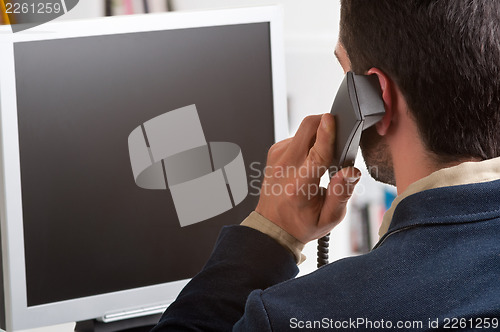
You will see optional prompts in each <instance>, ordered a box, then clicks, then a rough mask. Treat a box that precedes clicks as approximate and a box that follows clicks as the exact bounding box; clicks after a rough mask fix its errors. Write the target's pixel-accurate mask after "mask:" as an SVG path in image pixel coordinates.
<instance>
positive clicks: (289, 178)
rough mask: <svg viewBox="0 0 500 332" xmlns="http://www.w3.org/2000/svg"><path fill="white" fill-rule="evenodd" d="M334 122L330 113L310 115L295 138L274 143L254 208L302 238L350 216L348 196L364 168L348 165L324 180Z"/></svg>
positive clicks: (306, 239)
mask: <svg viewBox="0 0 500 332" xmlns="http://www.w3.org/2000/svg"><path fill="white" fill-rule="evenodd" d="M334 141H335V122H334V118H333V116H332V115H330V114H324V115H313V116H308V117H307V118H305V119H304V120H303V121H302V123H301V125H300V127H299V129H298V130H297V133H296V135H295V136H294V137H293V138H289V139H287V140H284V141H281V142H278V143H276V144H275V145H273V146H272V147H271V149H269V153H268V157H267V158H268V159H267V166H266V171H265V175H264V177H265V178H264V182H263V184H262V190H261V194H260V199H259V203H258V205H257V208H256V209H255V211H257V212H258V213H260V214H261V215H263V216H264V217H266V218H267V219H269V220H271V221H272V222H273V223H275V224H276V225H278V226H280V227H281V228H282V229H284V230H285V231H287V232H288V233H289V234H290V235H292V236H294V237H295V238H296V239H297V240H299V241H301V242H302V243H307V242H309V241H312V240H315V239H318V238H320V237H322V236H324V235H326V234H328V232H330V231H331V229H332V228H333V227H335V226H336V225H337V224H338V223H340V221H342V219H343V218H344V216H345V212H346V205H347V201H348V200H349V198H350V197H351V195H352V192H353V190H354V185H355V184H356V183H357V182H358V181H359V177H360V176H361V172H360V171H359V170H357V169H355V168H344V169H342V170H341V171H340V172H338V173H336V174H335V175H334V176H333V177H332V178H331V180H330V183H329V185H328V188H327V189H325V188H321V187H320V186H319V182H320V178H321V176H322V175H323V174H324V173H325V172H326V171H327V170H328V168H329V167H330V166H331V163H332V159H333V149H334Z"/></svg>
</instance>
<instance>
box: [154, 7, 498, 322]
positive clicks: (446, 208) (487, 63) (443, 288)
mask: <svg viewBox="0 0 500 332" xmlns="http://www.w3.org/2000/svg"><path fill="white" fill-rule="evenodd" d="M341 5H342V7H341V8H342V9H341V32H340V40H339V44H338V45H337V47H336V51H335V53H336V55H337V57H338V59H339V61H340V64H341V65H342V67H343V69H344V71H346V72H347V71H350V70H352V71H354V72H355V73H357V74H368V75H376V76H377V77H378V79H379V82H380V86H381V89H382V98H383V100H384V104H385V108H386V115H385V116H384V118H383V119H382V120H381V121H380V122H379V123H378V124H377V125H376V126H375V127H373V129H372V130H370V131H368V132H365V133H364V134H363V138H362V144H361V146H362V152H363V155H364V157H365V160H366V163H367V165H368V166H371V167H369V168H370V169H372V170H373V169H377V171H378V172H375V173H374V174H373V175H374V176H376V177H377V179H378V180H380V181H382V182H385V183H390V184H395V185H396V186H397V190H398V197H397V199H396V200H395V202H394V204H393V206H392V207H391V209H390V210H389V211H388V212H387V213H386V215H385V217H384V223H383V225H382V227H381V230H380V235H381V240H380V241H379V243H378V244H377V245H376V247H375V249H374V250H372V251H371V252H370V253H368V254H366V255H362V256H357V257H352V258H347V259H344V260H340V261H337V262H334V263H331V264H329V265H327V266H325V267H323V268H321V269H319V270H318V271H316V272H314V273H312V274H310V275H307V276H304V277H302V278H298V279H292V278H293V277H294V276H295V275H296V273H297V268H296V265H295V264H296V263H298V262H300V260H301V259H302V257H301V254H300V250H301V248H302V247H303V244H304V243H307V242H309V241H311V240H314V239H317V238H319V237H321V236H323V235H324V234H326V233H328V232H329V231H330V230H331V229H332V228H333V227H334V226H335V225H336V224H337V223H339V222H340V221H341V220H342V218H343V216H344V213H345V206H346V202H347V200H348V199H349V193H350V191H349V190H348V189H349V186H352V185H353V184H355V183H356V182H357V180H358V178H359V171H358V170H356V169H352V168H349V169H344V170H342V171H340V172H339V173H337V174H336V175H335V176H333V177H332V179H331V182H330V184H329V187H328V189H325V190H324V191H321V192H319V193H318V194H317V195H315V196H313V197H308V196H307V195H305V194H303V193H301V192H300V191H298V190H295V189H297V187H298V186H300V185H303V184H307V185H311V184H312V185H317V184H318V183H319V175H318V173H320V172H317V170H318V169H324V168H326V167H328V166H330V163H331V160H332V156H333V151H332V147H333V141H334V131H335V130H334V127H335V124H334V119H333V118H332V117H331V116H330V115H329V114H325V115H323V116H311V117H308V118H306V119H305V120H304V121H303V123H302V124H301V126H300V128H299V130H298V131H297V133H296V135H295V137H294V138H292V139H288V140H285V141H283V142H280V143H277V144H275V145H274V146H273V147H272V148H271V150H270V151H269V155H268V167H267V172H268V173H267V174H266V179H265V181H266V184H271V185H280V186H283V188H288V189H290V190H288V191H287V192H285V193H284V194H283V195H280V196H274V195H272V194H270V193H267V194H266V193H264V192H263V193H262V194H261V197H260V200H259V203H258V206H257V208H256V211H255V212H253V213H252V214H251V215H250V216H249V217H248V218H247V219H246V220H245V221H244V222H243V224H242V226H233V227H228V228H225V229H224V230H223V231H222V233H221V235H220V237H219V240H218V242H217V245H216V248H215V250H214V252H213V254H212V256H211V258H210V260H209V261H208V263H207V265H206V266H205V268H204V269H203V270H202V271H201V272H200V274H199V275H197V276H196V277H195V278H193V280H192V281H191V283H190V284H189V285H188V286H187V287H186V288H185V289H184V290H183V291H182V293H181V294H180V296H179V297H178V299H177V300H176V302H175V303H173V304H172V305H171V306H170V307H169V309H168V310H167V311H166V312H165V314H164V316H163V317H162V319H161V320H160V322H159V324H158V326H157V327H156V328H155V330H154V331H167V330H199V331H208V330H214V331H222V330H231V329H234V330H236V331H284V330H289V329H295V328H305V329H315V328H316V329H317V328H337V329H345V330H360V329H381V328H392V329H399V330H401V329H418V330H421V329H432V328H437V327H440V328H445V327H448V328H460V329H461V330H475V329H480V328H482V329H485V328H498V327H499V321H498V319H499V317H500V240H499V239H500V158H499V156H500V2H498V1H491V0H376V1H375V0H342V4H341ZM311 142H312V143H311ZM373 166H376V167H373ZM283 167H285V168H289V167H292V168H301V169H305V170H307V172H305V173H304V172H303V173H302V174H307V175H306V176H302V177H301V176H298V175H297V172H295V173H294V172H292V173H291V174H288V177H285V178H283V177H282V176H280V177H278V176H273V174H274V173H273V172H274V170H276V169H282V168H283ZM281 175H282V174H281ZM339 189H341V190H339ZM233 325H234V326H233Z"/></svg>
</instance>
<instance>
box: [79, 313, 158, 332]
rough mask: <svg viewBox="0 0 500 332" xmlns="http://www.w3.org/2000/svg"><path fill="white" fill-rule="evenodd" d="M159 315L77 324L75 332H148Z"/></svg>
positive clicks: (94, 320)
mask: <svg viewBox="0 0 500 332" xmlns="http://www.w3.org/2000/svg"><path fill="white" fill-rule="evenodd" d="M160 317H161V314H157V315H148V316H143V317H137V318H131V319H124V320H119V321H116V322H111V323H103V322H100V321H98V320H96V319H91V320H86V321H82V322H77V323H76V326H75V332H149V331H151V329H152V328H153V327H154V326H155V325H156V323H158V321H159V320H160Z"/></svg>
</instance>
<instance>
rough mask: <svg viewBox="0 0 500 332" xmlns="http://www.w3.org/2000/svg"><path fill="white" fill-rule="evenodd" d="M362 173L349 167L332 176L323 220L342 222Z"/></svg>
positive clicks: (323, 211)
mask: <svg viewBox="0 0 500 332" xmlns="http://www.w3.org/2000/svg"><path fill="white" fill-rule="evenodd" d="M360 177H361V171H360V170H359V169H357V168H354V167H347V168H344V169H342V170H341V171H339V172H338V173H337V174H335V175H334V176H332V178H331V179H330V184H329V185H328V189H327V193H326V197H325V200H324V203H323V208H322V210H321V220H328V221H336V222H340V221H341V220H342V219H343V218H344V215H345V208H346V205H347V202H348V201H349V198H351V196H352V194H353V192H354V188H355V186H356V184H357V183H358V182H359V179H360Z"/></svg>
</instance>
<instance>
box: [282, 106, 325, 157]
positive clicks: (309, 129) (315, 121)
mask: <svg viewBox="0 0 500 332" xmlns="http://www.w3.org/2000/svg"><path fill="white" fill-rule="evenodd" d="M320 122H321V115H310V116H308V117H306V118H305V119H304V120H302V123H301V124H300V126H299V129H297V132H296V133H295V136H294V137H293V139H292V141H291V142H290V146H289V149H290V151H291V153H290V157H291V158H293V159H294V160H298V161H300V163H302V162H303V161H304V159H305V158H306V157H307V155H308V153H309V149H310V148H311V144H312V143H313V142H314V141H313V140H314V136H315V135H316V132H317V130H318V126H319V123H320Z"/></svg>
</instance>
